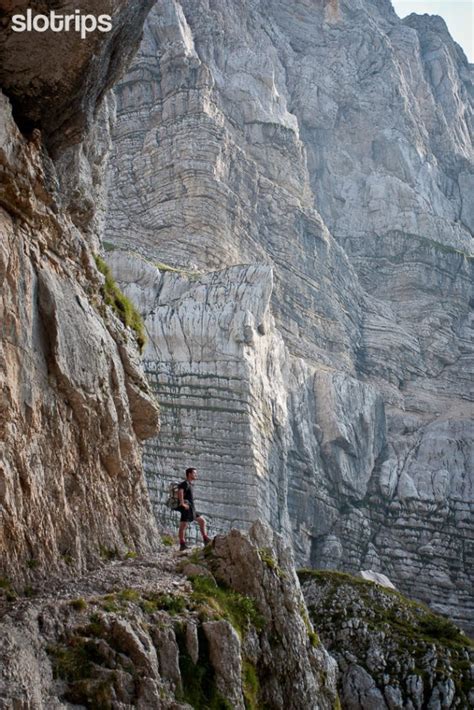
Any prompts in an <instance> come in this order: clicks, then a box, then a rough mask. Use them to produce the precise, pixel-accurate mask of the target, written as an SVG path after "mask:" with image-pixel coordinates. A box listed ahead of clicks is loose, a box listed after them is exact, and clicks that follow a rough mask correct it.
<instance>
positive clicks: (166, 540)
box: [161, 535, 175, 547]
mask: <svg viewBox="0 0 474 710" xmlns="http://www.w3.org/2000/svg"><path fill="white" fill-rule="evenodd" d="M161 542H162V543H163V545H165V546H166V547H171V546H172V545H174V543H175V539H174V537H173V536H172V535H162V536H161Z"/></svg>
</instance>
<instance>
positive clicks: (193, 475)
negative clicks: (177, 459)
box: [186, 468, 197, 481]
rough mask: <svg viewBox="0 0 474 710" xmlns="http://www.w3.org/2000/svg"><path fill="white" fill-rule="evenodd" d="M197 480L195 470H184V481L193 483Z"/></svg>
mask: <svg viewBox="0 0 474 710" xmlns="http://www.w3.org/2000/svg"><path fill="white" fill-rule="evenodd" d="M196 478H197V471H196V469H195V468H187V469H186V480H187V481H194V480H195V479H196Z"/></svg>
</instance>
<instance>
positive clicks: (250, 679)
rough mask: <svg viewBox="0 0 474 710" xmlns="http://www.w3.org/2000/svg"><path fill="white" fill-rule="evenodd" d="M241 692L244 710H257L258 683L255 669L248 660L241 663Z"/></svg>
mask: <svg viewBox="0 0 474 710" xmlns="http://www.w3.org/2000/svg"><path fill="white" fill-rule="evenodd" d="M242 691H243V694H244V700H245V708H246V710H259V708H260V707H261V705H260V700H259V698H260V681H259V679H258V674H257V669H256V668H255V666H254V665H253V663H250V661H249V660H248V659H244V660H243V662H242Z"/></svg>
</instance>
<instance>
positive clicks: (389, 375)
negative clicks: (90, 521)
mask: <svg viewBox="0 0 474 710" xmlns="http://www.w3.org/2000/svg"><path fill="white" fill-rule="evenodd" d="M115 94H116V100H117V118H118V120H117V124H116V128H115V130H114V135H113V160H112V161H111V162H110V166H111V167H110V172H109V211H108V217H107V237H106V239H107V241H108V242H109V243H112V244H113V245H115V247H119V248H120V250H121V252H122V255H120V254H119V255H118V256H114V257H113V258H114V259H115V260H116V262H115V263H116V265H117V268H120V274H121V276H120V278H121V281H122V283H123V284H124V285H125V287H126V289H130V293H133V292H137V290H138V289H140V288H141V289H142V293H143V306H144V308H143V312H144V314H145V316H146V322H147V327H148V329H149V331H150V343H149V346H148V349H147V352H146V359H147V368H148V371H149V373H150V379H151V381H152V382H153V383H154V388H155V390H156V391H157V392H158V395H159V397H160V398H161V400H162V402H163V403H164V404H165V409H166V415H165V423H164V428H163V435H162V438H161V441H160V443H159V444H158V442H154V443H153V445H151V446H150V447H149V448H148V449H147V453H146V462H147V463H146V465H147V469H148V471H149V476H150V479H151V478H154V477H155V472H158V473H161V472H167V474H168V476H169V477H170V478H172V477H176V476H177V475H178V469H182V468H184V466H186V465H188V461H189V460H190V459H192V460H193V462H194V464H195V465H197V466H198V467H199V468H200V469H201V471H202V477H201V485H202V489H201V500H202V504H203V505H202V508H203V510H205V511H206V512H207V513H209V514H210V515H211V517H212V516H213V515H214V514H215V515H216V518H217V519H218V522H219V523H220V522H221V520H222V519H223V518H227V519H228V520H229V521H230V520H238V521H240V522H242V523H243V522H245V521H246V519H247V517H249V515H250V517H251V516H253V515H254V514H256V513H257V511H261V510H263V511H266V513H265V514H266V517H267V519H268V520H271V521H272V524H273V525H274V526H275V527H276V528H277V529H279V530H281V531H283V532H286V531H287V530H288V527H290V528H291V531H292V533H291V534H292V536H293V541H294V546H295V550H296V553H297V556H298V559H299V561H300V562H304V563H311V564H313V565H317V566H329V567H338V568H345V569H349V570H354V569H360V568H372V569H376V570H381V571H383V572H385V573H386V574H387V575H388V576H389V577H390V578H391V579H392V580H393V581H394V582H395V583H396V584H397V586H399V587H400V588H401V589H405V590H406V591H408V590H410V591H411V593H412V594H415V595H416V596H418V597H420V598H423V599H425V600H427V601H430V602H431V603H432V604H433V605H434V606H435V607H436V608H438V609H439V610H444V611H446V612H449V613H450V614H452V615H453V616H454V617H456V618H457V619H460V620H463V621H464V622H465V623H467V620H468V619H469V618H472V604H473V601H472V598H471V595H470V591H471V590H472V576H471V575H472V569H473V568H474V566H473V564H472V549H471V548H470V546H469V542H468V540H469V536H470V535H471V531H472V528H471V525H472V517H470V511H471V510H472V489H473V484H472V467H470V461H472V448H471V446H472V444H471V443H470V433H471V432H472V425H471V423H470V420H469V416H470V411H471V409H470V407H471V406H472V405H471V403H470V395H469V388H468V382H469V378H470V376H471V372H472V343H471V342H470V339H469V329H470V327H471V326H472V320H470V319H471V318H472V316H471V315H470V314H471V311H470V298H471V291H470V289H471V286H470V283H471V279H472V258H471V257H470V256H469V254H470V253H471V251H470V249H471V246H470V245H471V243H472V234H471V230H472V214H471V207H470V204H471V201H470V199H469V195H470V190H471V187H470V185H472V179H473V178H472V175H473V169H472V144H471V139H470V136H471V132H472V105H471V101H472V98H471V97H472V70H471V68H470V67H469V65H468V64H467V62H466V59H465V57H464V55H463V54H462V52H461V50H460V49H459V47H457V45H455V43H454V42H453V41H452V39H451V38H450V36H449V34H448V32H447V30H446V27H445V25H444V23H443V22H442V21H441V20H439V19H436V18H435V19H433V18H431V19H430V18H426V17H423V18H419V17H416V16H411V17H410V18H408V19H406V20H405V21H403V22H402V21H400V20H399V19H398V18H397V17H396V15H395V13H394V12H393V9H392V8H391V5H390V3H389V2H388V1H387V2H372V1H371V0H364V1H362V0H345V1H344V2H342V1H341V2H333V1H331V2H324V1H323V0H321V1H318V2H315V3H307V2H304V1H303V0H300V1H297V2H293V3H287V2H283V1H282V2H279V0H267V1H264V0H241V1H240V2H238V3H236V2H233V1H232V2H230V1H229V2H226V1H225V0H224V1H222V2H218V3H217V2H209V1H207V0H189V1H188V0H183V1H182V2H177V1H175V0H159V1H158V2H157V3H156V4H155V6H154V8H153V10H152V12H151V13H150V16H149V19H148V21H147V24H146V29H145V34H144V39H143V42H142V45H141V48H140V51H139V53H138V55H137V58H136V59H135V60H134V63H133V65H132V67H131V69H130V71H129V72H128V74H127V76H126V77H125V78H124V79H123V80H122V81H121V82H120V83H119V85H118V86H117V88H116V90H115ZM127 250H131V251H133V252H135V253H138V254H140V255H142V256H143V257H145V258H146V259H148V260H149V261H150V262H151V263H152V264H156V263H157V262H161V263H163V262H164V263H168V264H171V265H172V266H175V267H179V268H181V269H182V270H184V271H189V272H190V274H181V275H179V274H178V275H173V274H172V273H165V274H161V275H160V274H158V272H155V273H154V275H151V274H150V272H149V270H148V267H147V268H146V269H145V268H144V270H143V273H146V274H148V275H147V276H146V279H149V281H148V282H147V283H145V282H144V281H143V278H144V277H142V271H141V270H140V269H139V268H136V267H135V266H134V267H133V268H132V267H130V269H131V271H130V273H129V275H128V276H127V268H126V261H127V259H129V257H128V256H127V255H125V256H124V255H123V252H124V251H125V252H126V251H127ZM119 263H120V264H121V265H120V267H119V266H118V264H119ZM242 264H245V265H247V266H245V267H242V266H240V265H242ZM255 264H259V266H255ZM248 265H254V266H248ZM153 268H154V267H153ZM270 271H271V272H272V273H273V276H270ZM271 283H272V285H270V284H271ZM147 284H148V285H147ZM148 289H149V290H148ZM161 289H163V290H161ZM270 290H271V294H270ZM194 294H195V295H194ZM226 303H227V306H226ZM158 313H160V314H161V315H166V317H165V318H164V320H163V321H161V324H160V325H159V326H158V325H157V324H158V317H157V314H158ZM244 314H246V315H244ZM262 314H266V315H262ZM272 317H273V321H272ZM265 323H266V325H265ZM260 325H262V327H261V328H260ZM213 353H214V354H213ZM221 385H222V389H219V387H220V386H221ZM255 393H259V394H258V396H257V397H255ZM226 401H227V402H228V403H229V402H232V404H231V405H230V406H229V407H228V409H230V410H231V411H230V412H224V411H223V409H224V407H225V402H226ZM226 443H227V446H226ZM157 446H159V447H160V448H159V452H158V448H157ZM244 462H245V463H244ZM243 469H245V470H246V471H247V472H248V473H245V474H243V473H242V472H243ZM248 476H250V478H253V480H254V483H255V494H252V496H251V498H252V500H251V501H249V499H248V496H247V495H246V496H243V497H242V498H240V500H237V501H236V500H235V499H236V497H237V496H236V495H234V493H232V492H231V493H230V494H229V495H230V498H229V497H227V492H226V491H227V487H228V481H229V479H232V478H234V477H235V479H236V481H237V482H238V483H237V487H240V485H241V484H242V483H244V482H245V486H247V483H248V480H247V478H246V477H248ZM155 488H156V485H155ZM239 490H240V488H239ZM160 495H161V494H160V491H157V493H156V500H157V501H158V500H159V498H160ZM249 510H252V511H254V512H252V513H249V512H248V511H249Z"/></svg>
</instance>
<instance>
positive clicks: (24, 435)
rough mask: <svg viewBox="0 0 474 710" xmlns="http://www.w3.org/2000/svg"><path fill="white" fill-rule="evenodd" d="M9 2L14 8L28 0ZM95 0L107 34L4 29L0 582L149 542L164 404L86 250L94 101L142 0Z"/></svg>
mask: <svg viewBox="0 0 474 710" xmlns="http://www.w3.org/2000/svg"><path fill="white" fill-rule="evenodd" d="M10 5H11V4H10ZM14 5H15V7H14V8H13V7H10V10H11V12H10V14H11V13H13V12H14V11H19V10H22V9H23V10H24V9H25V8H26V6H27V3H21V2H16V3H14ZM67 5H68V4H67V3H63V4H61V3H55V10H56V11H57V12H61V7H62V9H63V10H64V11H66V12H67V9H68V8H67ZM92 5H93V8H92V9H93V12H100V11H101V9H102V10H103V11H104V12H106V13H107V12H110V13H112V15H113V21H114V29H113V31H112V32H111V33H110V35H105V37H106V38H107V40H105V39H104V36H103V35H102V39H103V44H101V41H100V40H101V35H99V34H97V33H96V34H95V35H94V38H93V39H91V40H86V39H85V40H81V39H79V38H78V37H76V39H74V37H73V36H69V37H68V36H67V35H66V37H64V33H63V34H62V35H60V34H52V33H47V35H45V34H40V33H24V34H17V35H14V34H13V33H12V32H11V30H10V29H8V27H7V26H5V27H3V30H2V38H1V46H0V58H1V65H2V69H1V74H0V78H1V81H2V86H3V88H4V91H5V93H6V94H7V95H8V96H9V97H10V100H9V99H8V98H7V96H6V95H5V93H2V94H1V96H0V136H1V147H0V170H1V176H2V180H1V184H2V185H1V193H0V224H1V227H0V228H1V232H2V239H1V242H0V284H1V294H0V323H1V340H0V392H1V399H0V439H1V442H2V445H1V449H0V469H1V484H0V552H1V564H2V570H1V576H2V580H3V582H4V583H5V579H4V577H6V578H8V580H9V583H11V584H17V585H18V586H19V587H20V586H21V588H22V589H23V585H24V584H25V582H27V581H28V580H29V581H30V582H31V580H32V579H33V578H38V576H41V575H44V574H52V573H53V572H55V571H57V570H62V571H63V573H64V572H66V571H67V570H69V569H72V568H75V569H76V570H77V569H84V568H85V567H86V566H87V565H88V564H90V563H92V562H94V561H97V560H98V559H100V555H101V554H107V553H108V551H110V550H115V549H116V550H122V551H123V550H126V549H130V550H132V549H135V548H136V549H142V550H149V549H151V548H152V546H153V544H154V535H155V527H154V522H153V518H152V515H151V511H150V505H149V499H148V494H147V491H146V487H145V484H144V481H143V475H142V467H141V446H140V442H141V440H143V439H145V438H146V437H149V436H151V435H152V434H156V432H157V429H158V409H157V405H156V403H155V401H154V400H153V397H152V396H151V393H150V391H149V388H148V386H147V384H146V381H145V379H144V377H143V374H142V371H141V369H140V365H139V361H138V353H137V347H136V343H135V341H134V337H133V334H132V332H131V331H129V330H127V329H125V328H124V327H123V325H122V323H121V321H120V320H119V319H118V318H117V316H116V315H115V314H114V312H113V311H112V309H110V308H108V307H106V305H105V303H104V298H103V277H102V276H101V274H100V273H99V271H98V270H97V267H96V264H95V262H94V258H93V252H94V251H96V250H97V248H98V243H99V242H98V235H97V226H98V218H97V215H96V213H95V211H94V205H93V202H94V199H96V197H97V189H98V187H99V184H100V180H101V174H103V162H104V157H105V153H106V150H107V144H108V143H109V139H108V130H109V108H110V106H109V104H107V103H105V104H102V105H100V98H101V96H102V93H103V91H104V90H105V89H106V88H107V86H108V84H109V83H110V82H111V81H112V80H115V79H117V78H118V74H119V72H120V70H121V69H122V70H123V69H124V67H125V65H124V64H123V62H122V59H121V60H120V61H117V60H114V56H116V55H117V51H118V48H119V47H120V51H121V53H122V58H123V60H124V61H125V60H126V59H127V57H128V58H130V56H131V53H132V52H133V51H134V50H135V49H136V47H137V43H138V41H139V38H140V33H141V29H142V25H143V21H144V18H145V15H146V12H147V10H148V9H149V7H150V3H144V4H143V6H142V8H141V9H140V10H139V11H137V10H136V9H135V10H133V8H132V5H134V4H133V3H127V2H104V3H89V5H88V4H87V3H82V8H81V9H82V10H83V11H84V12H87V9H88V7H89V9H90V8H91V7H92ZM3 21H4V22H6V23H7V24H8V19H7V20H5V18H3ZM58 67H60V72H59V73H60V76H61V81H60V82H59V80H58V76H57V73H56V69H57V68H58ZM12 111H13V113H12ZM68 112H70V113H68ZM20 129H21V130H20ZM22 131H23V132H22ZM53 157H54V161H53ZM66 185H67V187H66ZM72 196H73V197H72Z"/></svg>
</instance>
